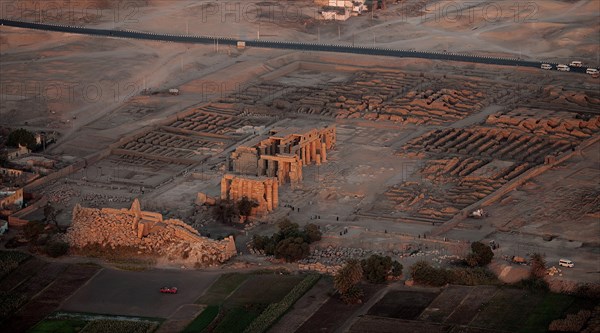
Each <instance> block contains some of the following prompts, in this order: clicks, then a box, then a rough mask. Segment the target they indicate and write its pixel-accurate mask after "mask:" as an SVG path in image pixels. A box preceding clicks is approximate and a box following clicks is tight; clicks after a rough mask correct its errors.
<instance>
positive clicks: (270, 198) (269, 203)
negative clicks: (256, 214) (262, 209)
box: [264, 180, 273, 212]
mask: <svg viewBox="0 0 600 333" xmlns="http://www.w3.org/2000/svg"><path fill="white" fill-rule="evenodd" d="M264 186H265V191H266V192H267V211H268V212H270V211H272V210H273V181H271V180H267V181H265V183H264Z"/></svg>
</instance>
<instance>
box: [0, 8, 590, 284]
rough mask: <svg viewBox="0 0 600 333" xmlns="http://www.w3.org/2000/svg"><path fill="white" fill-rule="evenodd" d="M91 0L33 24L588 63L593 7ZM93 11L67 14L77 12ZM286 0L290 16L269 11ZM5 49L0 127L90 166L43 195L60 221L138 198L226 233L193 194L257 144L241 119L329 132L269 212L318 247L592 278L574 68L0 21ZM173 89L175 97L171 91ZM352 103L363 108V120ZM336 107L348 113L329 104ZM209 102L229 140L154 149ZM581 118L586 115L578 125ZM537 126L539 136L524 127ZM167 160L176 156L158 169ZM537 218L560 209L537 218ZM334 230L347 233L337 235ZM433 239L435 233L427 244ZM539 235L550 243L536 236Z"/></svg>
mask: <svg viewBox="0 0 600 333" xmlns="http://www.w3.org/2000/svg"><path fill="white" fill-rule="evenodd" d="M30 3H31V2H28V1H12V2H11V1H5V2H4V1H3V3H2V4H3V7H2V8H3V12H2V17H5V18H13V19H19V18H22V19H31V18H32V17H35V14H36V13H37V14H40V12H39V10H33V11H31V10H29V11H27V10H15V9H14V7H11V6H12V5H13V4H14V5H21V6H25V7H27V5H28V4H30ZM90 3H92V2H91V1H90ZM225 3H229V5H231V6H233V7H226V5H225ZM469 3H472V2H469ZM93 4H94V6H96V5H98V6H99V8H100V9H101V10H100V11H99V12H96V13H97V14H98V13H99V14H98V15H95V16H90V15H87V13H85V14H81V13H80V15H79V16H77V15H75V16H72V15H71V16H69V15H68V13H67V14H66V16H65V15H63V14H64V13H63V14H61V15H58V16H53V17H50V16H49V15H45V16H43V17H42V21H44V22H61V23H69V24H74V25H85V26H97V27H104V28H116V29H132V30H140V31H154V32H164V33H182V34H183V33H190V34H202V35H219V36H230V37H236V38H249V39H251V38H256V37H259V35H258V33H259V29H260V38H261V39H278V40H293V41H312V42H315V41H321V42H327V43H341V44H344V43H345V44H353V43H354V44H355V45H375V46H385V47H393V48H401V49H415V50H432V51H443V50H447V51H451V52H464V53H470V54H486V55H497V56H510V57H521V58H526V59H536V60H537V59H540V60H543V59H547V60H548V61H555V62H562V63H565V62H569V61H570V60H575V59H576V60H583V61H584V62H586V63H588V64H591V65H595V66H597V65H598V54H599V51H598V46H599V43H598V34H599V32H600V31H599V29H600V27H599V26H598V25H597V19H598V6H599V5H598V3H597V2H596V1H593V0H590V1H586V0H583V1H559V0H548V1H540V2H536V3H534V5H533V6H534V7H526V8H518V9H514V8H512V9H511V6H513V5H514V3H513V2H512V1H499V2H498V1H496V2H489V1H479V2H476V5H475V6H474V7H472V8H473V9H472V10H471V9H469V8H471V7H468V5H467V1H464V2H463V1H457V2H453V4H452V5H451V4H450V3H448V2H444V1H416V0H415V1H412V0H409V1H406V2H405V3H403V4H402V5H392V6H391V7H390V8H389V9H388V10H387V11H386V12H378V13H376V14H375V15H373V16H370V15H364V16H360V17H353V18H351V19H350V20H348V21H346V22H343V23H335V22H319V21H317V20H315V19H314V17H315V14H314V13H315V11H316V7H315V6H314V4H312V2H308V1H297V2H290V3H286V4H283V5H282V4H275V3H274V2H261V3H260V4H256V6H241V7H239V8H238V7H236V2H233V1H222V2H221V1H220V2H219V5H217V6H216V7H215V5H212V6H207V5H205V4H204V5H203V4H198V3H197V2H195V1H138V2H135V4H136V5H135V6H133V7H127V8H124V7H123V6H124V4H123V2H110V1H100V2H93ZM238 4H239V2H238ZM86 5H87V3H84V2H78V3H77V6H80V7H78V8H84V7H85V6H86ZM469 6H470V5H469ZM494 6H495V7H494ZM231 8H234V9H233V10H232V9H231ZM259 8H260V9H259ZM268 8H270V9H271V10H272V14H271V13H270V12H266V9H268ZM494 8H496V9H497V8H500V9H501V10H502V15H500V12H499V11H498V17H497V18H495V16H494V15H495V14H493V11H494ZM292 9H294V10H297V11H299V12H301V16H300V17H299V18H296V19H291V18H290V17H289V16H287V15H284V14H282V13H285V10H288V11H291V10H292ZM486 10H487V11H486ZM258 11H260V13H258ZM115 13H116V14H115ZM265 13H266V14H265ZM464 13H469V15H466V14H464ZM470 13H472V14H470ZM459 14H460V15H459ZM115 15H116V16H117V17H118V18H117V19H115ZM490 16H494V19H491V18H490ZM39 17H40V15H38V19H39ZM257 17H260V19H258V18H257ZM115 21H116V22H115ZM0 53H1V55H2V57H1V59H0V83H1V84H2V91H1V95H0V96H1V98H2V103H1V105H0V115H1V117H0V124H1V125H10V126H14V127H17V126H19V127H26V128H29V129H34V130H41V129H43V130H48V129H51V130H57V131H59V132H60V134H61V139H60V140H59V142H58V143H57V144H56V145H54V146H51V147H50V148H49V149H48V151H47V152H45V153H46V154H49V155H52V156H54V157H56V158H59V159H60V158H62V159H66V158H67V157H74V158H75V159H76V160H82V159H85V158H91V157H93V156H98V154H100V155H102V156H100V157H98V158H94V159H91V160H90V161H92V162H90V164H89V165H88V167H87V168H86V169H83V170H79V171H78V172H76V173H74V174H73V175H70V176H69V177H68V179H64V180H59V181H57V182H54V183H51V184H49V185H47V186H45V187H44V188H43V189H40V190H41V191H42V192H43V193H45V194H47V195H49V196H50V199H51V201H52V202H54V203H55V204H57V205H59V206H60V207H61V208H62V209H63V213H62V214H61V222H62V223H63V224H68V223H69V218H70V211H71V209H72V207H73V205H74V204H76V203H78V202H81V203H83V205H88V206H113V207H126V206H128V205H129V204H130V200H132V199H133V198H134V197H140V198H141V199H142V201H143V202H146V203H147V206H146V208H149V209H155V210H159V211H162V212H163V213H166V214H168V215H175V216H178V217H182V218H184V219H188V220H193V221H194V222H197V227H199V228H200V230H201V231H202V232H204V233H206V232H212V234H213V235H216V234H220V233H226V232H230V231H231V229H228V228H224V227H222V226H218V225H215V224H214V223H211V222H210V217H208V216H197V215H194V200H195V198H196V194H197V193H198V192H203V193H207V194H209V195H214V196H217V195H218V193H219V182H220V177H221V175H222V174H223V172H224V171H225V170H224V165H225V161H226V157H227V156H228V154H229V152H230V151H231V150H232V149H234V148H235V147H236V146H237V145H239V144H242V143H243V142H244V141H246V140H248V139H250V138H251V137H252V135H245V134H239V133H237V132H236V130H237V129H239V128H240V127H241V126H243V125H263V126H266V127H267V128H269V127H272V126H276V125H277V126H282V125H284V126H285V125H287V126H292V125H293V126H300V127H314V126H317V125H320V124H335V125H336V126H337V129H338V143H337V145H336V149H334V150H333V151H332V152H331V154H330V156H329V162H328V163H326V164H323V165H321V166H319V167H316V166H310V167H307V168H306V171H305V179H304V181H303V183H302V184H301V186H299V187H296V188H291V187H289V186H285V187H283V188H282V189H281V194H280V197H281V198H282V199H281V200H282V204H289V205H293V206H294V207H295V208H297V209H298V208H299V209H300V210H299V211H298V210H296V211H295V212H291V211H290V209H289V208H284V207H282V208H280V209H279V210H278V211H277V212H276V213H275V214H273V215H272V216H270V217H269V218H268V220H271V221H273V220H276V219H277V218H279V217H281V216H285V215H287V214H289V216H290V218H292V219H293V220H296V221H298V222H299V223H301V224H304V223H308V222H316V223H318V224H320V225H321V226H322V227H323V228H324V230H325V231H326V240H327V242H328V243H325V244H333V245H338V246H346V247H367V248H369V247H371V248H379V249H382V250H389V249H393V248H394V247H397V246H398V244H399V243H400V244H402V243H406V244H413V245H414V246H415V247H421V248H423V249H424V248H425V247H426V246H428V247H430V246H431V247H434V246H437V247H438V248H441V247H443V245H444V244H446V243H447V242H446V239H450V240H451V241H472V240H477V239H497V240H499V241H500V242H501V243H502V245H503V249H506V250H504V251H506V253H510V254H516V255H525V254H526V253H528V252H531V251H533V250H535V249H536V247H539V246H543V247H547V248H548V249H547V251H546V250H545V251H546V252H547V253H548V257H549V259H550V260H552V261H553V262H554V261H555V260H556V259H557V258H558V257H559V256H568V257H569V258H570V259H572V260H574V261H576V262H577V263H578V268H577V270H573V277H574V278H580V279H581V280H586V281H588V280H592V281H593V280H594V279H596V280H597V276H598V272H599V271H600V267H598V263H597V261H596V262H594V260H593V259H594V258H595V255H597V249H598V242H599V240H598V237H597V235H598V234H599V232H598V231H600V230H599V227H600V225H599V224H598V215H597V214H598V212H597V210H596V211H594V210H593V209H591V208H590V207H589V206H590V205H591V206H593V205H594V203H595V204H596V206H597V200H598V199H597V198H598V188H597V183H598V174H599V173H600V170H599V168H598V163H599V161H600V160H599V158H600V156H598V154H596V153H594V149H596V151H597V143H596V144H594V145H591V146H589V147H588V148H586V149H583V150H580V151H579V150H578V147H579V145H580V144H582V142H584V141H586V140H591V139H594V138H597V137H598V135H599V134H598V126H597V121H596V118H594V117H597V114H596V115H594V114H592V112H594V111H595V110H597V109H598V107H599V106H600V96H599V95H598V88H599V84H598V80H597V79H596V80H595V79H592V78H591V77H588V76H587V75H573V74H563V73H558V72H555V71H552V72H544V71H541V70H535V69H516V68H508V67H499V66H483V65H474V64H463V63H444V62H440V61H424V60H415V59H393V60H392V61H390V59H389V58H384V57H361V56H354V55H352V56H351V55H338V54H328V53H320V54H317V53H310V52H291V51H282V50H265V49H252V48H249V49H245V50H236V49H233V48H227V47H222V46H221V47H220V48H219V49H218V50H217V48H216V45H212V46H211V45H182V44H173V43H157V42H142V41H134V40H122V39H113V38H95V37H85V36H78V35H70V34H59V33H45V32H38V31H27V30H22V29H14V28H8V27H0ZM169 88H178V89H180V90H181V94H180V95H179V96H171V95H169V94H168V93H166V91H167V90H168V89H169ZM340 96H343V97H344V99H341V98H340ZM382 96H386V97H385V98H384V97H382ZM348 100H350V101H355V102H356V103H357V105H363V106H366V108H365V109H362V110H357V109H356V108H355V107H353V106H349V105H351V104H349V103H346V102H345V101H348ZM336 103H342V105H340V106H337V107H333V105H338V104H336ZM344 103H346V104H344ZM369 105H371V106H373V107H372V108H371V109H369V107H368V106H369ZM215 110H216V111H217V113H218V114H219V116H215V118H211V119H212V120H215V119H216V121H221V120H223V121H222V122H220V124H223V125H222V126H221V125H220V127H218V128H217V129H216V131H218V133H219V135H222V136H223V137H224V138H220V139H211V140H207V139H203V140H200V141H201V142H199V143H198V145H199V147H200V148H198V149H197V150H190V149H180V147H177V146H168V145H166V144H165V145H164V146H163V145H161V141H160V140H161V139H156V138H165V135H166V134H165V131H164V128H162V129H161V127H165V126H166V127H171V128H172V127H175V126H177V121H175V120H170V117H176V116H175V115H176V114H177V113H178V112H191V113H192V114H198V115H205V114H211V113H212V112H214V111H215ZM531 110H533V111H531ZM576 114H587V116H586V117H588V119H587V120H584V121H586V124H585V125H581V126H583V127H581V126H580V125H579V121H580V119H578V118H575V115H576ZM523 115H525V116H523ZM589 117H591V120H590V119H589ZM502 119H505V120H506V121H505V122H503V121H504V120H502ZM549 119H550V120H549ZM548 121H550V122H551V124H549V125H547V126H546V125H544V126H546V127H539V126H538V127H536V126H537V125H536V124H542V123H543V124H547V122H548ZM582 121H583V120H582ZM595 121H596V123H594V122H595ZM587 122H591V123H590V124H588V123H587ZM574 123H577V126H578V127H577V130H576V131H575V130H574V129H575V127H576V126H575V125H573V124H574ZM540 126H541V125H540ZM555 128H556V130H555ZM192 137H193V136H192ZM468 138H473V140H469V139H468ZM153 140H155V141H156V140H158V141H156V142H157V143H156V145H158V146H160V147H161V149H162V150H161V152H157V153H154V155H152V156H153V158H154V159H148V158H132V156H140V153H146V152H147V149H148V147H147V146H146V145H148V143H149V142H154V141H153ZM178 140H182V141H181V142H186V140H188V141H189V140H190V137H184V138H178ZM178 142H179V141H178ZM496 143H497V144H496ZM175 145H176V144H175ZM510 145H512V146H510ZM504 148H506V149H504ZM509 148H512V149H509ZM462 149H466V151H462ZM573 150H578V152H577V153H576V154H575V156H574V157H572V158H570V159H568V160H567V161H566V162H563V163H562V164H560V165H557V166H554V167H552V168H551V170H549V171H547V172H546V173H542V174H541V175H539V176H536V177H533V178H531V179H530V180H529V181H528V182H526V183H525V184H524V185H522V186H518V187H517V188H516V190H514V191H512V192H510V193H508V194H505V195H504V196H502V198H500V199H499V200H497V201H495V202H494V203H492V204H491V205H489V206H487V207H486V210H489V213H490V217H489V218H487V219H483V220H469V219H462V218H461V216H462V215H461V214H462V213H461V211H464V210H466V209H469V208H470V207H471V206H474V207H476V206H477V204H478V203H479V202H480V200H485V198H486V197H488V196H493V194H494V193H495V191H498V190H500V189H502V186H504V185H506V184H509V183H510V182H512V181H514V180H515V179H518V177H519V176H520V175H522V174H523V173H525V172H527V171H528V170H532V169H534V168H537V167H540V166H543V165H544V164H545V163H546V160H545V158H546V156H553V157H560V156H562V154H567V153H569V152H570V151H573ZM161 154H162V155H161ZM173 154H175V155H177V156H181V157H182V158H185V161H183V162H181V163H170V162H165V161H164V159H163V160H161V158H163V157H165V156H172V155H173ZM157 156H158V157H157ZM450 165H451V166H453V168H448V169H446V168H445V166H450ZM569 186H571V187H577V189H576V190H574V191H571V190H570V188H569ZM552 190H556V194H555V195H551V194H550V193H551V191H552ZM540 198H541V200H540ZM581 198H584V199H583V201H584V202H586V203H587V204H586V205H587V206H585V207H581V208H580V209H576V211H575V212H573V214H571V213H569V212H568V210H566V209H561V208H559V207H560V205H561V204H562V205H566V204H568V203H569V202H580V201H582V199H581ZM514 206H516V207H518V209H514ZM550 207H553V208H552V209H554V210H557V211H559V212H561V214H554V213H553V212H551V211H548V209H549V208H550ZM202 214H208V213H201V214H200V215H202ZM565 215H567V216H565ZM571 219H572V220H574V221H572V223H577V227H573V226H572V225H571V224H570V222H571V221H570V220H571ZM451 220H452V221H454V220H458V222H457V223H455V224H454V226H455V228H452V229H450V230H442V231H440V230H441V229H440V228H443V226H444V224H445V223H446V222H448V221H451ZM274 228H275V227H274V226H273V225H270V224H267V225H261V226H258V227H257V228H256V229H255V230H254V231H251V233H250V235H248V234H246V233H244V232H242V233H240V235H239V237H238V247H240V248H241V249H242V250H243V251H245V249H244V247H245V245H244V243H245V242H246V241H247V240H248V239H249V237H250V236H251V234H252V233H253V232H257V233H269V232H271V231H272V230H274ZM344 228H350V229H351V232H350V233H349V234H348V235H345V236H340V235H339V232H340V231H342V230H344ZM438 231H440V232H438ZM428 233H433V234H436V235H437V238H435V239H430V240H429V241H424V240H422V239H421V237H422V236H424V235H425V234H428ZM515 234H516V235H519V237H516V236H514V235H515ZM546 234H552V235H553V236H556V238H555V239H554V240H552V241H551V242H546V243H543V241H541V239H542V236H544V235H546ZM434 240H435V241H436V242H435V244H434V243H431V242H433V241H434ZM524 243H528V244H529V245H525V244H524ZM538 243H541V244H543V245H536V244H538ZM567 243H568V244H569V245H568V246H565V244H567ZM448 244H449V243H448ZM413 248H414V247H413ZM515 248H516V250H515ZM506 253H504V254H506ZM579 260H581V261H579ZM589 272H592V273H589ZM567 277H568V276H567Z"/></svg>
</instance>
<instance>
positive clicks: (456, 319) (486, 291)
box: [446, 286, 498, 325]
mask: <svg viewBox="0 0 600 333" xmlns="http://www.w3.org/2000/svg"><path fill="white" fill-rule="evenodd" d="M497 291H498V289H497V288H496V287H493V286H480V287H475V288H473V289H472V290H471V292H470V293H469V294H468V295H467V297H466V298H464V299H463V301H462V303H460V304H457V305H458V306H457V307H456V309H455V310H454V312H453V313H452V314H451V315H450V316H449V317H448V318H447V319H446V323H447V324H457V325H468V324H469V323H470V322H471V320H473V318H474V317H475V316H476V315H477V314H478V313H479V310H480V308H481V306H482V305H483V304H485V303H487V302H488V301H489V300H490V299H491V298H492V297H493V296H494V295H495V294H496V292H497Z"/></svg>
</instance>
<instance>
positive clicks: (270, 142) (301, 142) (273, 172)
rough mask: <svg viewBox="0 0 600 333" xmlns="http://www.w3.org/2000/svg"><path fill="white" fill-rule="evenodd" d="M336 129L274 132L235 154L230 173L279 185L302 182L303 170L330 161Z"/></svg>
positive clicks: (241, 148)
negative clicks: (263, 178) (329, 152)
mask: <svg viewBox="0 0 600 333" xmlns="http://www.w3.org/2000/svg"><path fill="white" fill-rule="evenodd" d="M335 141H336V130H335V126H325V127H324V128H321V129H310V130H302V129H299V128H280V129H272V130H271V131H270V132H269V134H268V136H267V137H266V138H265V137H259V138H256V139H255V140H254V141H250V142H248V143H247V144H246V145H243V146H239V147H238V148H237V149H236V150H235V151H234V152H232V153H231V160H230V166H229V168H230V170H231V171H233V172H234V173H237V174H241V175H252V176H258V177H263V176H264V177H275V178H276V179H277V181H278V182H279V184H280V185H281V184H284V183H292V184H294V183H298V182H300V181H302V167H303V166H305V165H310V164H312V163H314V164H316V165H320V164H321V163H323V162H326V161H327V151H328V150H329V149H331V148H333V146H334V145H335Z"/></svg>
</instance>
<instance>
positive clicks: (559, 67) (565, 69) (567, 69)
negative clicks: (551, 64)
mask: <svg viewBox="0 0 600 333" xmlns="http://www.w3.org/2000/svg"><path fill="white" fill-rule="evenodd" d="M556 69H557V70H559V71H561V72H569V71H571V67H569V66H567V65H558V66H556Z"/></svg>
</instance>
